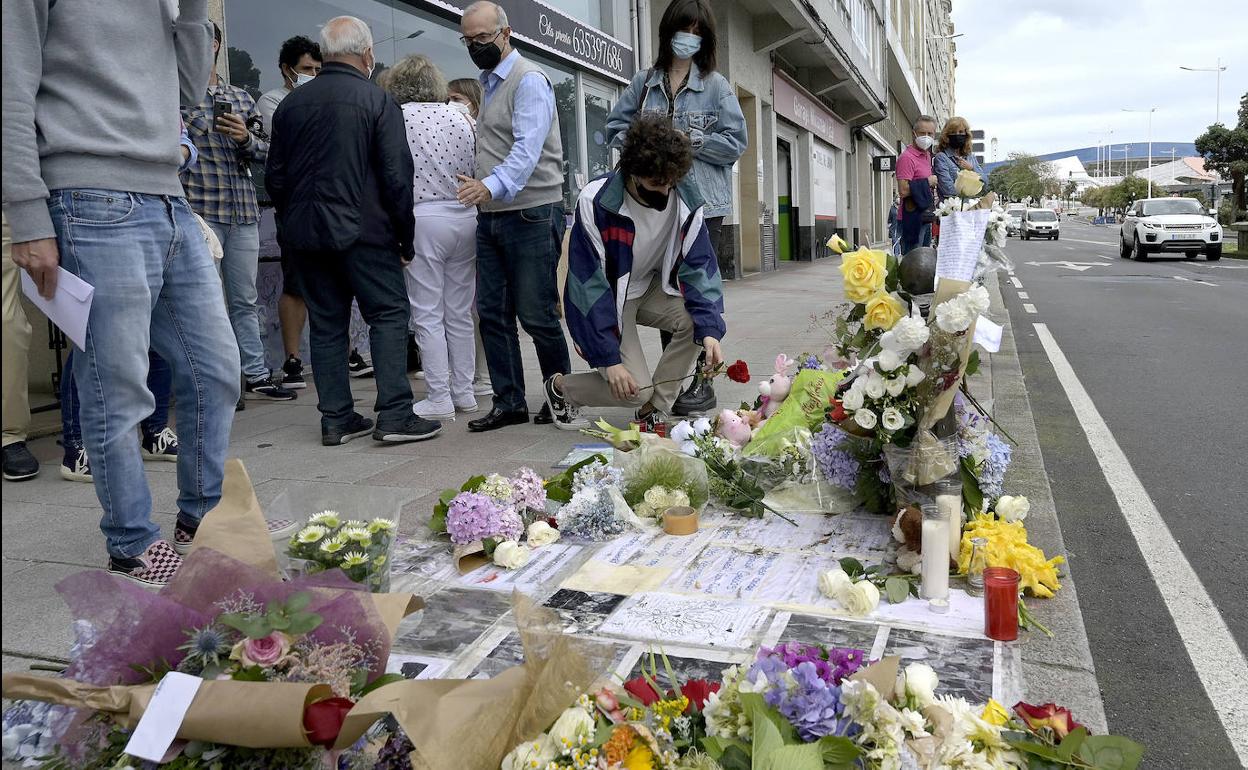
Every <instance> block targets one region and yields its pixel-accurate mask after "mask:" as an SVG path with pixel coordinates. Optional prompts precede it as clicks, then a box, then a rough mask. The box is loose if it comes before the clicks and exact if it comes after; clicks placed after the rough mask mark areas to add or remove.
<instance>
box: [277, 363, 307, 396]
mask: <svg viewBox="0 0 1248 770" xmlns="http://www.w3.org/2000/svg"><path fill="white" fill-rule="evenodd" d="M282 387H284V388H289V389H290V390H300V389H302V388H306V387H308V382H307V380H305V379H303V361H301V360H299V358H298V357H297V356H290V357H289V358H287V359H286V363H284V364H282Z"/></svg>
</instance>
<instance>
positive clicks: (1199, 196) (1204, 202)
mask: <svg viewBox="0 0 1248 770" xmlns="http://www.w3.org/2000/svg"><path fill="white" fill-rule="evenodd" d="M1179 195H1181V196H1183V197H1184V198H1191V199H1192V200H1195V201H1199V202H1200V207H1201V208H1205V209H1207V208H1209V199H1208V198H1206V197H1205V194H1204V193H1203V192H1201V191H1200V190H1184V191H1183V192H1181V193H1179Z"/></svg>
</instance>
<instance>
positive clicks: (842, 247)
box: [828, 235, 849, 254]
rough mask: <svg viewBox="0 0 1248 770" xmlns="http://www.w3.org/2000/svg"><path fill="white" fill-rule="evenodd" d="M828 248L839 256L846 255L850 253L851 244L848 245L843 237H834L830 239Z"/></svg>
mask: <svg viewBox="0 0 1248 770" xmlns="http://www.w3.org/2000/svg"><path fill="white" fill-rule="evenodd" d="M828 248H829V249H832V250H833V251H835V252H836V253H837V254H844V253H845V252H847V251H849V244H848V243H846V242H845V239H844V238H842V237H841V236H839V235H833V236H832V237H831V238H829V239H828Z"/></svg>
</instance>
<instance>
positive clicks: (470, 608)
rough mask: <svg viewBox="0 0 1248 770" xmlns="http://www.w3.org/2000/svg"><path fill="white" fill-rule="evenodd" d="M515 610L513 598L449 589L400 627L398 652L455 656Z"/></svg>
mask: <svg viewBox="0 0 1248 770" xmlns="http://www.w3.org/2000/svg"><path fill="white" fill-rule="evenodd" d="M509 609H511V599H510V597H507V596H502V595H499V594H495V593H491V592H488V591H470V590H467V589H463V588H447V589H445V590H442V591H439V592H438V593H436V594H433V595H432V596H430V597H429V598H428V599H426V600H425V608H424V609H423V610H420V611H419V612H416V613H413V614H412V615H411V616H410V617H408V618H407V619H405V620H404V621H403V623H402V624H401V625H400V626H399V632H398V634H397V635H396V638H395V640H394V645H393V647H394V649H395V650H396V651H399V652H418V651H419V652H432V653H438V654H442V655H455V654H458V653H459V652H461V651H462V650H463V649H464V648H465V647H467V646H468V645H470V644H472V643H473V642H475V641H476V640H477V639H478V638H480V636H481V634H483V633H485V631H486V629H488V628H489V627H490V626H492V625H494V623H495V621H497V620H498V619H499V618H501V617H502V616H503V615H504V614H505V613H506V612H507V611H508V610H509Z"/></svg>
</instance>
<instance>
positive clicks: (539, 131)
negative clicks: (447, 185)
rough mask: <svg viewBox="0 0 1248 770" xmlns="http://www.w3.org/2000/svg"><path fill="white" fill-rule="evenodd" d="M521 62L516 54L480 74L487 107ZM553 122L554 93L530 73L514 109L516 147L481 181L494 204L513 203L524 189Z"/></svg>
mask: <svg viewBox="0 0 1248 770" xmlns="http://www.w3.org/2000/svg"><path fill="white" fill-rule="evenodd" d="M519 58H520V52H519V51H514V50H513V51H512V52H511V53H510V54H509V55H508V56H507V58H506V59H503V60H502V61H501V62H499V63H498V66H497V67H495V68H494V69H492V70H490V71H489V72H483V73H481V85H482V86H484V87H485V104H489V103H490V99H491V98H492V97H493V96H494V92H495V91H497V90H498V86H499V84H500V83H502V82H503V81H504V80H506V79H507V76H508V75H510V74H511V71H512V69H513V68H514V67H515V65H516V60H517V59H519ZM554 119H555V92H554V89H552V88H551V86H550V82H549V81H547V80H546V78H545V76H543V75H542V73H540V72H530V73H528V75H527V76H526V77H525V78H523V79H522V80H521V81H520V85H519V86H517V87H516V95H515V100H514V101H513V102H512V105H511V130H512V134H513V135H514V136H515V144H513V145H512V147H511V152H509V153H507V157H506V158H504V159H503V162H502V163H500V164H498V165H497V166H495V167H494V171H493V172H492V173H491V174H490V175H489V176H487V177H486V178H485V179H483V180H481V181H482V183H483V184H485V186H486V188H488V189H489V191H490V195H491V196H493V198H494V200H496V201H502V202H504V203H510V202H511V201H512V200H513V199H514V198H515V197H516V194H517V193H518V192H520V191H521V190H523V189H524V185H525V184H526V183H527V182H528V181H529V177H530V176H532V175H533V169H535V168H537V161H538V160H539V159H540V158H541V157H542V147H543V145H545V144H546V135H547V134H548V133H550V124H551V121H553V120H554Z"/></svg>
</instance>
